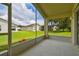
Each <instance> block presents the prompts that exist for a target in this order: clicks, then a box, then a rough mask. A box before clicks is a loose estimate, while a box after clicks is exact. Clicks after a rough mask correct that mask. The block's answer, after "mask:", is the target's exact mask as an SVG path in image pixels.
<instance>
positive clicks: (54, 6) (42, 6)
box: [34, 3, 74, 18]
mask: <svg viewBox="0 0 79 59" xmlns="http://www.w3.org/2000/svg"><path fill="white" fill-rule="evenodd" d="M34 5H35V7H36V8H37V9H38V11H39V12H40V13H41V14H42V16H43V17H45V18H58V17H66V16H71V15H72V10H73V7H74V3H38V4H34Z"/></svg>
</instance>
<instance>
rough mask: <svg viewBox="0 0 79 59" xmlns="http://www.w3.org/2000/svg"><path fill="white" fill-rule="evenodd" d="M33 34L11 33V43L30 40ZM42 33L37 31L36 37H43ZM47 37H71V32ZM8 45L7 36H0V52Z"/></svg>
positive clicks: (31, 32) (23, 32)
mask: <svg viewBox="0 0 79 59" xmlns="http://www.w3.org/2000/svg"><path fill="white" fill-rule="evenodd" d="M35 34H36V33H35V32H33V31H18V32H12V43H16V42H18V41H21V40H24V39H25V40H32V39H34V38H35ZM43 35H44V32H43V31H38V32H37V36H43ZM49 35H53V36H65V37H71V32H49ZM7 44H8V35H1V36H0V51H2V50H5V49H7Z"/></svg>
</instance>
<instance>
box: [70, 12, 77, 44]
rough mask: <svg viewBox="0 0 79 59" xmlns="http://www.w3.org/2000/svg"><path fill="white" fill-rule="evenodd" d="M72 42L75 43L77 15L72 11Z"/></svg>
mask: <svg viewBox="0 0 79 59" xmlns="http://www.w3.org/2000/svg"><path fill="white" fill-rule="evenodd" d="M71 25H72V43H73V44H74V45H77V15H76V13H73V17H72V24H71Z"/></svg>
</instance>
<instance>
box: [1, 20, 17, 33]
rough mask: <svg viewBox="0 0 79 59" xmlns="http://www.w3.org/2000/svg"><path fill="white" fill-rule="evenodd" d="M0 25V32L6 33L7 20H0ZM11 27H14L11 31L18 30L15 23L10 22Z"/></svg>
mask: <svg viewBox="0 0 79 59" xmlns="http://www.w3.org/2000/svg"><path fill="white" fill-rule="evenodd" d="M0 26H1V31H0V33H8V22H7V21H4V20H0ZM12 27H13V28H14V29H15V30H12V31H13V32H14V31H18V27H17V26H16V25H13V24H12Z"/></svg>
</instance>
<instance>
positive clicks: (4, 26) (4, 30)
mask: <svg viewBox="0 0 79 59" xmlns="http://www.w3.org/2000/svg"><path fill="white" fill-rule="evenodd" d="M0 25H1V31H0V33H7V32H8V23H7V22H3V21H0Z"/></svg>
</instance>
